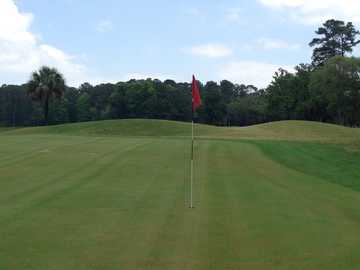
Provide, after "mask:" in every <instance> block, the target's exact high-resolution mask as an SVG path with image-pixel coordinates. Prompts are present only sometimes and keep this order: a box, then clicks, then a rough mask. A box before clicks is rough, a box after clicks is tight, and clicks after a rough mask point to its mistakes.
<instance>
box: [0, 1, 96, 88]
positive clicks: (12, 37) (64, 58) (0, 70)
mask: <svg viewBox="0 0 360 270" xmlns="http://www.w3.org/2000/svg"><path fill="white" fill-rule="evenodd" d="M32 20H33V15H32V14H29V13H21V12H20V11H19V10H18V8H17V6H16V4H15V2H14V1H13V0H0V83H24V82H25V81H26V80H28V79H29V76H30V73H31V72H32V71H34V70H36V69H38V68H39V67H41V66H43V65H49V66H53V67H56V68H57V69H59V71H60V72H62V73H63V74H64V75H65V78H66V79H67V83H68V84H69V85H78V84H80V83H81V82H83V81H88V79H89V78H91V77H90V76H89V75H88V73H87V71H86V69H85V67H84V66H83V65H81V64H79V63H77V62H76V61H75V57H74V56H71V55H69V54H67V53H65V52H63V51H62V50H60V49H58V48H56V47H54V46H51V45H48V44H42V43H41V41H40V40H39V39H38V38H37V36H36V35H34V34H33V33H32V32H31V31H30V26H31V23H32Z"/></svg>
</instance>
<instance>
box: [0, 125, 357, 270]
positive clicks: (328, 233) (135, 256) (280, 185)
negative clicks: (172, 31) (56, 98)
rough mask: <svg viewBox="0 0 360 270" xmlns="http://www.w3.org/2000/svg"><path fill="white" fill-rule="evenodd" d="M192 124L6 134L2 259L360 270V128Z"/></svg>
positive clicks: (17, 267) (3, 265)
mask: <svg viewBox="0 0 360 270" xmlns="http://www.w3.org/2000/svg"><path fill="white" fill-rule="evenodd" d="M189 128H190V125H189V124H186V123H177V122H169V121H148V120H122V121H105V122H95V123H83V124H72V125H62V126H55V127H41V128H24V129H18V130H10V131H5V132H2V133H1V135H0V269H12V270H23V269H30V270H39V269H40V270H41V269H51V270H63V269H66V270H75V269H76V270H85V269H86V270H87V269H104V270H117V269H129V270H132V269H134V270H135V269H136V270H137V269H169V270H172V269H174V270H178V269H179V270H180V269H190V270H191V269H194V270H195V269H196V270H198V269H200V270H201V269H204V270H205V269H206V270H208V269H249V270H262V269H267V270H278V269H281V270H293V269H307V270H318V269H327V270H342V269H347V270H348V269H349V270H352V269H354V270H355V269H360V257H359V254H360V174H359V170H358V168H360V154H359V153H360V152H359V151H358V149H359V148H358V146H357V144H356V143H354V142H356V140H357V135H358V130H357V129H349V128H342V127H338V126H334V125H324V124H318V123H309V122H296V121H295V122H293V121H291V122H278V123H272V124H265V125H259V126H254V127H248V128H217V127H211V126H206V125H198V126H197V132H198V134H199V135H200V136H201V139H200V140H197V141H196V144H195V168H196V169H195V184H194V198H195V208H194V209H189V208H188V201H189V196H188V195H189V155H190V140H189V134H188V133H189ZM289 129H291V130H289ZM75 135H76V136H75Z"/></svg>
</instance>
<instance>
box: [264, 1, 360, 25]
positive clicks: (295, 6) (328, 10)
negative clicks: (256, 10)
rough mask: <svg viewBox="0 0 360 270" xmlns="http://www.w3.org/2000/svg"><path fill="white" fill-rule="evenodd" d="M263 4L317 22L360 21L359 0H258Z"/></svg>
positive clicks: (312, 22) (300, 19)
mask: <svg viewBox="0 0 360 270" xmlns="http://www.w3.org/2000/svg"><path fill="white" fill-rule="evenodd" d="M259 1H260V3H262V4H263V5H265V6H268V7H271V8H277V9H283V10H285V11H286V12H290V13H289V15H290V17H291V18H292V19H294V20H296V21H299V22H301V23H305V24H319V23H322V22H324V21H325V20H327V19H331V18H337V19H343V20H347V21H353V22H354V23H360V1H359V0H259Z"/></svg>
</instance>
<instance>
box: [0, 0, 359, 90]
mask: <svg viewBox="0 0 360 270" xmlns="http://www.w3.org/2000/svg"><path fill="white" fill-rule="evenodd" d="M328 18H337V19H343V20H346V21H352V22H354V23H355V25H357V26H360V1H358V0H342V1H340V0H316V1H315V0H224V1H218V0H196V1H194V0H183V1H168V0H152V1H148V0H132V1H122V0H120V1H119V0H101V1H100V0H91V1H88V0H52V1H49V0H0V84H3V83H7V84H9V83H23V82H25V81H26V80H27V79H28V77H29V74H30V72H31V71H33V70H34V69H36V68H38V67H40V66H41V65H50V66H55V67H57V68H58V69H59V70H60V71H61V72H62V73H63V74H64V75H65V77H66V79H67V82H68V84H69V85H72V86H78V85H79V84H81V83H82V82H85V81H88V82H90V83H93V84H95V83H100V82H115V81H121V80H128V79H130V78H147V77H152V78H159V79H166V78H171V79H174V80H177V81H189V80H190V79H191V75H192V74H193V73H195V74H196V75H197V76H198V78H199V79H200V80H202V81H206V80H215V81H219V80H221V79H228V80H231V81H234V82H238V83H246V84H255V85H257V86H259V87H263V86H266V85H267V84H268V83H269V81H270V80H271V77H272V75H273V72H274V71H275V70H276V69H278V68H279V67H283V68H286V69H288V70H291V69H292V68H293V67H294V66H295V65H296V64H298V63H301V62H309V61H310V57H311V49H310V48H308V46H307V44H308V43H309V41H310V40H311V39H312V37H313V36H314V31H315V29H316V28H317V27H318V26H319V25H320V24H321V23H322V22H324V21H325V20H326V19H328ZM356 53H357V51H355V54H356Z"/></svg>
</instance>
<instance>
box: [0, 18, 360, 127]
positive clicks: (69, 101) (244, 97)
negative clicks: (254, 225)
mask: <svg viewBox="0 0 360 270" xmlns="http://www.w3.org/2000/svg"><path fill="white" fill-rule="evenodd" d="M316 34H317V35H318V37H317V38H314V40H312V42H311V43H310V46H313V47H315V48H314V53H313V57H312V63H311V64H300V65H298V66H297V67H296V68H295V70H296V72H294V73H289V72H288V71H286V70H283V69H280V70H279V71H278V72H276V73H275V75H274V78H273V81H272V82H271V84H270V85H269V86H268V87H267V88H266V89H257V88H256V87H255V86H253V85H245V84H234V83H232V82H229V81H226V80H225V81H222V82H220V83H217V82H212V81H210V82H207V83H205V84H201V83H200V92H201V96H202V100H203V106H202V107H201V108H200V109H199V111H198V112H197V115H196V117H197V121H199V122H202V123H208V124H215V125H224V126H225V125H227V126H244V125H251V124H257V123H263V122H268V121H276V120H295V119H298V120H314V121H323V122H330V123H337V124H342V125H347V126H360V59H358V58H354V57H347V56H346V55H347V54H348V53H351V52H352V49H353V47H355V46H356V45H357V44H358V43H359V41H358V40H357V39H356V37H357V36H358V35H359V32H358V31H357V30H356V29H355V28H354V26H353V25H352V24H351V23H347V24H345V23H344V22H342V21H336V20H329V21H327V22H326V23H325V24H324V25H323V26H322V27H320V28H319V29H318V30H317V31H316ZM44 70H45V71H44V72H45V73H44V72H43V73H42V72H40V73H39V74H36V73H34V74H33V77H34V79H33V80H32V81H30V82H29V83H28V84H24V85H21V86H16V85H3V86H1V87H0V125H5V126H29V125H41V124H44V123H45V121H44V106H43V104H41V100H43V98H41V97H43V96H42V93H43V92H42V91H43V90H44V89H48V88H44V89H40V90H39V88H38V85H42V87H43V86H44V84H43V83H41V80H43V77H44V78H45V81H46V76H49V74H50V73H51V72H52V71H51V70H50V69H44ZM46 72H50V73H49V74H48V75H46ZM41 76H43V77H41ZM59 79H61V78H59ZM58 81H60V82H61V80H58ZM53 88H54V87H53ZM55 88H56V87H55ZM30 96H32V98H34V96H35V97H36V98H37V99H38V100H39V101H40V102H36V101H34V100H32V99H31V98H30ZM49 102H50V104H49V106H45V108H47V107H48V108H49V110H48V113H45V115H46V118H47V119H46V123H49V124H60V123H69V122H81V121H94V120H105V119H124V118H152V119H167V120H179V121H190V120H191V117H192V113H191V84H190V83H176V82H174V81H172V80H166V81H159V80H156V79H147V80H130V81H128V82H119V83H116V84H101V85H96V86H92V85H90V84H89V83H84V84H83V85H81V86H80V87H79V88H69V87H66V88H65V89H64V91H63V94H62V98H61V99H56V98H51V99H50V101H49Z"/></svg>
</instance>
